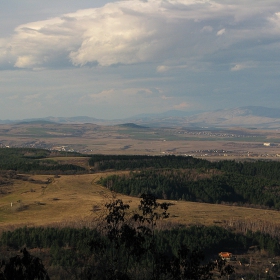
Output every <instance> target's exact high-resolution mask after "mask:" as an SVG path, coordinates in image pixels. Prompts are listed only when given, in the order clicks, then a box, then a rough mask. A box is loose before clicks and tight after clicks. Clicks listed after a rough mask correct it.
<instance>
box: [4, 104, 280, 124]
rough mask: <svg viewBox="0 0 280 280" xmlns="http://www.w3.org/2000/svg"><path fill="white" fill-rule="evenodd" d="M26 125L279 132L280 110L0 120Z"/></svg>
mask: <svg viewBox="0 0 280 280" xmlns="http://www.w3.org/2000/svg"><path fill="white" fill-rule="evenodd" d="M23 122H24V123H26V122H44V123H47V122H52V123H69V124H70V123H95V124H99V125H119V124H124V125H126V126H130V127H131V126H133V124H135V125H137V126H145V127H147V126H148V127H163V126H165V127H170V126H172V127H174V126H180V127H233V126H239V127H251V128H253V127H254V128H262V129H266V128H267V129H278V128H280V109H278V108H266V107H257V106H247V107H238V108H233V109H222V110H216V111H209V112H201V111H192V112H187V111H178V110H172V111H167V112H164V113H160V114H141V115H136V116H133V117H131V118H126V119H118V120H103V119H96V118H91V117H87V116H78V117H69V118H67V117H46V118H40V119H25V120H17V121H11V120H2V121H1V120H0V123H2V124H15V123H23Z"/></svg>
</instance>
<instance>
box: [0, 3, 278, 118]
mask: <svg viewBox="0 0 280 280" xmlns="http://www.w3.org/2000/svg"><path fill="white" fill-rule="evenodd" d="M279 85H280V1H279V0H266V1H263V0H125V1H112V0H111V1H110V0H79V1H77V0H59V1H55V0H48V1H41V0H40V1H38V0H20V1H18V0H1V2H0V119H2V120H5V119H11V120H12V119H26V118H43V117H47V116H53V117H73V116H89V117H95V118H100V119H120V118H127V117H131V116H134V115H138V114H146V113H162V112H165V111H169V110H183V111H188V112H193V111H210V110H217V109H226V108H235V107H242V106H265V107H273V108H280V95H279V93H280V87H279Z"/></svg>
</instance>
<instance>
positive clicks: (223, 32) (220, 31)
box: [217, 28, 226, 36]
mask: <svg viewBox="0 0 280 280" xmlns="http://www.w3.org/2000/svg"><path fill="white" fill-rule="evenodd" d="M225 32H226V29H225V28H223V29H221V30H219V31H218V32H217V36H221V35H223V34H225Z"/></svg>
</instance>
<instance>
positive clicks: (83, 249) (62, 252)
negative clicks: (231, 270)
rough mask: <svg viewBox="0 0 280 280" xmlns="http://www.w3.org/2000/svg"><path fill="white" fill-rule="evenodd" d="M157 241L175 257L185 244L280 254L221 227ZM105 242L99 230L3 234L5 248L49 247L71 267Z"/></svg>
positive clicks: (263, 238) (178, 232)
mask: <svg viewBox="0 0 280 280" xmlns="http://www.w3.org/2000/svg"><path fill="white" fill-rule="evenodd" d="M155 238H156V243H157V247H158V250H159V251H165V252H170V253H173V254H176V252H177V251H178V249H179V248H180V246H181V245H182V244H183V245H186V246H187V247H188V248H189V249H190V250H195V249H198V250H200V251H203V252H204V253H205V254H206V255H207V256H213V255H215V254H218V253H219V252H220V251H230V252H233V253H243V252H246V251H247V250H248V248H249V247H250V246H253V245H258V246H259V248H260V249H265V250H267V251H268V252H269V253H270V254H271V255H272V256H274V255H279V254H280V246H279V240H278V238H272V237H271V236H270V235H268V234H262V233H260V232H255V233H253V232H251V231H248V232H247V233H246V234H245V235H243V234H237V233H234V232H232V231H230V230H226V229H224V228H221V227H217V226H208V227H207V226H190V227H183V228H174V229H171V230H163V231H156V232H155ZM101 239H102V242H108V240H107V239H106V238H103V237H102V235H101V233H100V232H99V231H98V230H97V229H89V228H81V229H76V228H61V229H60V228H50V227H46V228H43V227H31V228H27V227H24V228H19V229H16V230H14V231H6V232H3V233H2V234H1V239H0V244H1V246H2V248H3V247H4V246H8V247H9V248H12V249H14V250H19V249H20V248H22V247H27V248H30V249H32V248H41V249H42V248H45V249H47V248H49V249H50V252H51V255H52V260H51V264H55V265H70V264H74V263H75V260H76V261H77V259H78V256H80V255H82V254H83V255H84V256H85V255H88V257H89V255H90V254H91V252H90V250H89V244H90V243H91V241H93V240H101ZM75 256H76V257H75Z"/></svg>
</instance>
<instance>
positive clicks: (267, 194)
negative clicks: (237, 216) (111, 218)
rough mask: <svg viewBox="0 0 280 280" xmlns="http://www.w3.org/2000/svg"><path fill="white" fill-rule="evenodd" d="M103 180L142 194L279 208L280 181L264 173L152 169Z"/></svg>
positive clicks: (114, 187) (117, 188) (121, 189)
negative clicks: (255, 174) (246, 173)
mask: <svg viewBox="0 0 280 280" xmlns="http://www.w3.org/2000/svg"><path fill="white" fill-rule="evenodd" d="M100 183H101V184H102V185H103V186H105V187H107V188H109V189H110V190H112V191H115V192H119V193H124V194H126V195H132V196H139V194H141V193H143V192H151V193H153V194H154V195H156V196H157V197H159V198H162V199H172V200H179V199H181V200H187V201H199V202H206V203H221V202H228V203H237V204H239V205H243V204H254V205H263V206H266V207H274V208H276V209H280V197H279V196H278V193H279V191H280V182H279V181H278V180H275V179H267V178H265V177H264V176H251V175H243V174H240V173H233V172H220V174H217V173H215V172H214V175H213V172H212V171H211V170H209V171H208V173H206V172H204V173H200V172H196V171H194V170H190V169H187V170H176V169H160V170H157V169H149V170H143V171H138V172H130V174H129V175H121V176H120V175H111V176H108V177H105V178H101V179H100Z"/></svg>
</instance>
